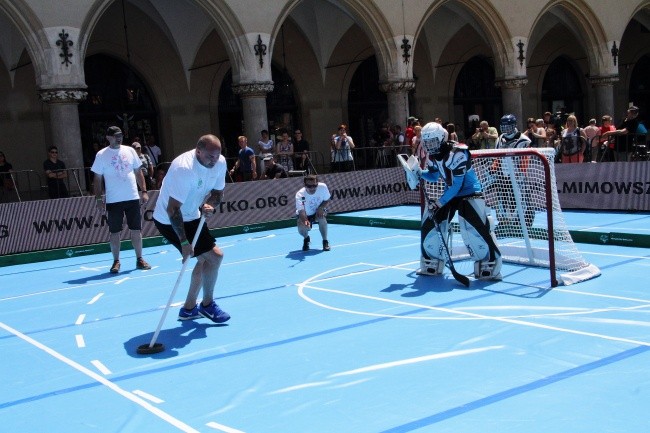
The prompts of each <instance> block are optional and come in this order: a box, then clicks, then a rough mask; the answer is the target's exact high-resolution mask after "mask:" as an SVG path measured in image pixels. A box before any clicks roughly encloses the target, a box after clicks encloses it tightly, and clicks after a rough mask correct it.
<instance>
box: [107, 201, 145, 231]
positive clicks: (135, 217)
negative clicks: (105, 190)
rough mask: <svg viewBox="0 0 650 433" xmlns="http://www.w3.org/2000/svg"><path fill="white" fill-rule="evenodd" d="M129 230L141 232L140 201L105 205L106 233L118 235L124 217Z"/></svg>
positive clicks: (122, 225)
mask: <svg viewBox="0 0 650 433" xmlns="http://www.w3.org/2000/svg"><path fill="white" fill-rule="evenodd" d="M125 215H126V225H127V226H128V227H129V230H142V214H141V213H140V200H127V201H118V202H115V203H106V217H107V219H108V231H109V232H111V233H119V232H121V231H122V228H123V227H124V216H125Z"/></svg>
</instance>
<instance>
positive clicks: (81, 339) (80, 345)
mask: <svg viewBox="0 0 650 433" xmlns="http://www.w3.org/2000/svg"><path fill="white" fill-rule="evenodd" d="M74 339H75V341H76V342H77V347H78V348H80V349H83V348H84V347H86V342H85V341H84V336H83V335H81V334H77V335H75V336H74Z"/></svg>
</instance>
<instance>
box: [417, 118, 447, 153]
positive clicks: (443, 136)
mask: <svg viewBox="0 0 650 433" xmlns="http://www.w3.org/2000/svg"><path fill="white" fill-rule="evenodd" d="M448 137H449V133H448V132H447V130H446V129H445V128H443V127H442V125H441V124H439V123H436V122H429V123H427V124H426V125H424V126H423V127H422V140H421V142H422V147H424V149H425V150H426V151H427V153H428V154H430V155H437V154H439V153H441V152H442V151H443V150H444V149H443V147H444V146H445V145H446V144H447V138H448Z"/></svg>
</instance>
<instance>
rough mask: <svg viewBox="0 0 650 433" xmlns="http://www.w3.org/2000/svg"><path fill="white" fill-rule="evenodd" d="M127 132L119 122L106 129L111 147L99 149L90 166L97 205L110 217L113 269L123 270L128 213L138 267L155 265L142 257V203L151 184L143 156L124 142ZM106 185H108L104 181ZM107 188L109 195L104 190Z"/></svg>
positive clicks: (143, 267)
mask: <svg viewBox="0 0 650 433" xmlns="http://www.w3.org/2000/svg"><path fill="white" fill-rule="evenodd" d="M123 139H124V135H123V134H122V130H121V129H120V128H118V127H117V126H111V127H110V128H108V130H107V131H106V140H107V141H108V144H109V145H108V147H105V148H103V149H102V150H100V151H99V152H97V156H95V162H93V165H92V167H91V168H90V170H91V171H92V172H93V174H94V183H93V186H94V192H95V199H96V202H97V209H98V210H99V211H100V212H105V213H106V214H107V219H108V231H109V233H110V234H109V243H110V246H111V253H112V254H113V264H112V265H111V268H110V272H111V273H112V274H117V273H118V272H119V271H120V233H121V232H122V228H123V225H124V217H125V216H126V223H127V226H128V227H129V230H130V234H131V243H132V244H133V249H134V250H135V255H136V262H135V267H136V269H145V270H146V269H151V266H150V265H149V264H148V263H147V262H146V261H145V260H144V259H143V258H142V214H141V211H140V203H142V204H146V203H147V201H149V196H148V194H147V185H146V183H145V179H144V176H143V175H142V170H140V166H141V165H142V162H140V158H139V157H138V154H137V153H136V151H135V149H133V147H131V146H123V145H122V140H123ZM104 184H105V185H106V186H105V188H104V187H103V185H104ZM102 189H105V195H104V191H102Z"/></svg>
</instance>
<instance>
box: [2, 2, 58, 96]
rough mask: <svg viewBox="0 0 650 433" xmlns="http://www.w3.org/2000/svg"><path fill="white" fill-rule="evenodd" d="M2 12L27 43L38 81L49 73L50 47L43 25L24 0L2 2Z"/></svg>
mask: <svg viewBox="0 0 650 433" xmlns="http://www.w3.org/2000/svg"><path fill="white" fill-rule="evenodd" d="M0 11H2V12H4V14H5V16H6V17H7V19H9V21H11V23H12V24H13V25H14V27H15V28H16V29H17V30H18V32H19V33H20V35H21V36H22V38H23V40H24V41H25V45H26V50H27V52H28V54H29V57H30V58H31V60H32V64H33V66H34V71H35V74H34V75H35V77H36V80H37V81H38V80H39V79H40V77H42V76H43V74H45V73H46V71H47V58H46V56H45V52H46V50H47V49H48V48H49V45H50V43H49V41H48V40H47V37H46V35H45V33H44V32H43V31H42V29H43V23H42V22H41V20H40V19H39V18H38V17H37V16H36V14H35V13H34V11H33V10H32V9H31V8H30V7H29V6H28V5H27V3H26V2H25V1H24V0H15V1H11V2H0ZM36 84H37V85H39V84H40V83H39V82H37V83H36Z"/></svg>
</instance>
